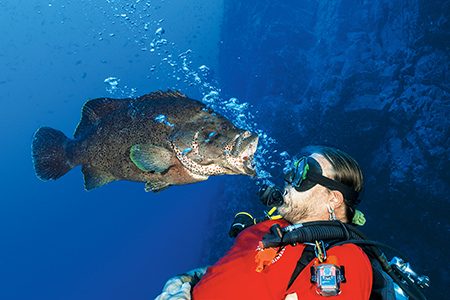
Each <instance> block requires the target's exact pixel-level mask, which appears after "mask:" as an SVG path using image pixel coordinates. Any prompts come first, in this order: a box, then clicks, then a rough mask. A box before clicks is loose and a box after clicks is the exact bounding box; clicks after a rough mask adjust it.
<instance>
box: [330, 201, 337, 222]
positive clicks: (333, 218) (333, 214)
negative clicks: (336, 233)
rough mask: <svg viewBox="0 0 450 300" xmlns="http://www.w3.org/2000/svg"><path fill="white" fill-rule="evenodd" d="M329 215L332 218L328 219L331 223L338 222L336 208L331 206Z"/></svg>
mask: <svg viewBox="0 0 450 300" xmlns="http://www.w3.org/2000/svg"><path fill="white" fill-rule="evenodd" d="M328 213H329V214H330V216H329V217H328V218H329V220H330V221H334V220H336V214H335V213H334V208H332V207H331V206H330V205H328Z"/></svg>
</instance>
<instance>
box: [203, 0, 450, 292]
mask: <svg viewBox="0 0 450 300" xmlns="http://www.w3.org/2000/svg"><path fill="white" fill-rule="evenodd" d="M448 12H450V1H437V0H431V1H425V0H421V1H417V0H416V1H390V0H383V1H357V0H341V1H338V0H330V1H269V0H253V1H249V0H246V1H241V0H229V1H226V2H225V14H224V20H223V25H222V41H221V45H220V47H221V48H220V58H219V59H220V74H219V76H220V80H219V82H221V83H222V88H223V91H224V93H226V94H227V96H230V97H237V98H239V99H240V100H242V101H248V102H250V103H251V104H252V105H253V110H254V111H258V115H257V121H258V122H259V124H260V125H261V127H262V128H263V129H264V130H265V131H266V132H267V133H268V134H269V135H270V136H271V137H273V138H275V139H276V140H277V141H278V143H279V145H278V147H279V149H283V150H287V151H288V152H289V153H290V154H296V153H297V152H298V151H299V150H300V148H301V147H303V146H305V145H308V144H325V145H332V146H336V147H338V148H341V149H343V150H345V151H347V152H349V153H350V154H351V155H353V156H354V157H355V158H356V159H357V160H358V161H359V162H360V164H361V166H362V168H363V171H364V174H365V180H366V189H365V192H364V195H363V203H362V205H361V209H362V210H363V211H364V212H365V214H366V218H367V219H368V222H367V225H366V226H364V227H365V228H364V230H365V231H366V232H367V233H368V235H369V236H371V237H372V238H374V239H378V240H381V241H384V242H386V243H388V244H391V245H392V246H394V247H396V248H399V249H401V250H402V251H403V252H405V253H407V254H408V256H409V257H411V259H412V263H413V267H415V268H416V269H417V271H418V272H424V273H427V274H428V275H430V277H431V281H432V284H433V286H435V287H439V286H442V287H444V286H448V278H449V272H448V269H447V268H446V267H444V266H442V268H440V267H439V265H440V262H441V261H443V260H444V261H445V260H446V255H447V254H448V246H449V241H448V233H449V232H450V226H449V219H448V215H449V213H450V203H449V202H450V201H449V196H448V195H449V194H450V188H449V184H450V172H449V171H448V170H449V169H450V162H449V158H450V147H449V146H450V143H449V124H450V122H449V115H450V70H449V63H450V21H449V15H448V14H449V13H448ZM267 120H271V121H270V122H268V121H267ZM227 180H228V183H229V184H228V185H227V186H226V187H225V192H224V197H223V199H222V200H221V201H219V203H218V204H217V207H216V209H217V211H216V214H217V215H216V216H213V218H214V223H215V228H214V229H213V231H212V232H213V234H214V238H211V239H210V240H209V241H208V247H207V248H209V246H211V245H213V246H214V247H215V248H216V249H217V251H216V252H214V253H212V254H211V255H205V262H207V263H211V262H213V261H214V260H215V259H216V258H217V257H219V256H220V255H221V254H222V253H223V252H224V251H225V250H226V249H227V248H228V247H229V244H230V243H231V241H228V242H226V243H224V240H226V237H225V235H226V232H227V230H228V226H229V224H230V223H231V221H232V218H233V216H234V213H236V212H238V211H240V210H245V209H247V210H259V211H260V210H261V206H260V205H259V204H258V203H257V202H258V200H257V197H256V195H255V193H256V186H255V185H254V184H253V182H251V181H250V180H249V181H248V186H237V184H238V182H239V183H242V179H238V178H233V177H229V178H228V179H227ZM224 217H229V219H228V220H225V219H224ZM225 223H226V224H225ZM431 253H432V254H431ZM438 290H439V289H433V291H429V293H427V294H428V295H429V296H430V298H432V299H438V298H442V294H440V292H439V291H438ZM431 296H432V297H431Z"/></svg>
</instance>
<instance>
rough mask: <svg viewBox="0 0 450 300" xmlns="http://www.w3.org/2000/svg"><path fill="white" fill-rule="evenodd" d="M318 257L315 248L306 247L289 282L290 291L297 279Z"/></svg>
mask: <svg viewBox="0 0 450 300" xmlns="http://www.w3.org/2000/svg"><path fill="white" fill-rule="evenodd" d="M314 257H316V254H315V252H314V246H312V245H306V247H305V248H304V249H303V252H302V256H300V258H299V260H298V261H297V265H296V266H295V269H294V272H292V276H291V279H290V280H289V284H288V286H287V289H286V290H288V289H289V288H290V287H291V285H292V284H293V283H294V281H295V279H297V277H298V275H299V274H300V273H301V272H302V271H303V269H304V268H305V267H306V266H307V265H308V264H309V263H310V262H311V261H312V260H313V259H314Z"/></svg>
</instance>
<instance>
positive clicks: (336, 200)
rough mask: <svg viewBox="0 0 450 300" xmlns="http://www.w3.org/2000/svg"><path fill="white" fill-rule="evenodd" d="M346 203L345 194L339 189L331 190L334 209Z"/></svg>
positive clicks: (331, 201)
mask: <svg viewBox="0 0 450 300" xmlns="http://www.w3.org/2000/svg"><path fill="white" fill-rule="evenodd" d="M343 203H344V195H342V193H341V192H339V191H331V198H330V204H331V205H332V207H334V209H336V208H338V207H340V206H341V205H343Z"/></svg>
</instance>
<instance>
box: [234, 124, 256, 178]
mask: <svg viewBox="0 0 450 300" xmlns="http://www.w3.org/2000/svg"><path fill="white" fill-rule="evenodd" d="M258 140H259V137H258V135H257V134H254V133H251V132H250V131H244V132H243V133H241V134H240V135H239V136H238V137H237V139H236V141H235V144H234V147H233V150H232V152H231V158H230V159H228V161H229V163H230V165H232V167H233V169H235V170H236V171H237V172H238V173H241V174H246V175H250V176H255V175H256V171H255V162H254V157H255V152H256V149H257V147H258Z"/></svg>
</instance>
